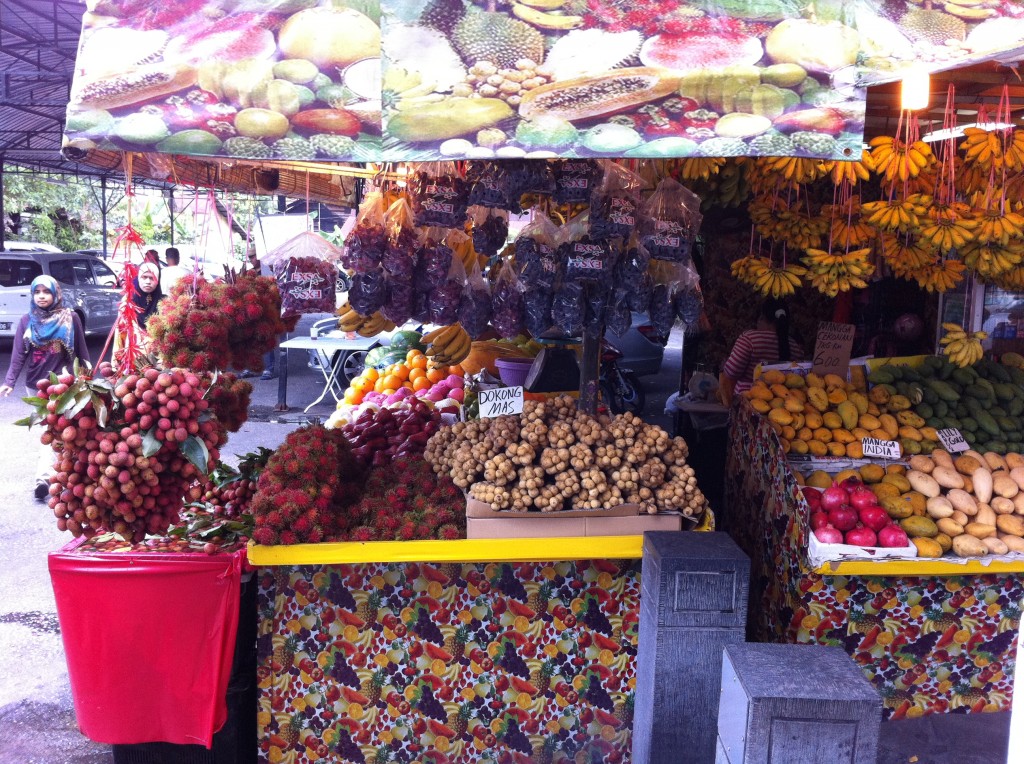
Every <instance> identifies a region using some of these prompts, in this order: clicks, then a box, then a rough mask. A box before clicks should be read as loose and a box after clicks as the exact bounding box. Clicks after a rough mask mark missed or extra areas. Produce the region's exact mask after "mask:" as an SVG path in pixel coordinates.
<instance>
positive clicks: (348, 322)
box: [338, 301, 366, 332]
mask: <svg viewBox="0 0 1024 764" xmlns="http://www.w3.org/2000/svg"><path fill="white" fill-rule="evenodd" d="M365 320H366V318H365V317H363V316H360V315H359V314H358V313H356V311H355V308H353V307H352V306H351V305H349V303H348V302H347V301H346V302H345V304H344V305H342V306H341V307H340V308H338V328H339V329H341V331H343V332H354V331H355V330H356V329H358V328H359V327H360V326H362V324H363V321H365Z"/></svg>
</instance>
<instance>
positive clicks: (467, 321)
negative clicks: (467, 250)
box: [459, 263, 491, 339]
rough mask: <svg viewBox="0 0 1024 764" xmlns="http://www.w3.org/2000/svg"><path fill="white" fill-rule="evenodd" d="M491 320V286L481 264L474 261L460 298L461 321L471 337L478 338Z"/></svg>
mask: <svg viewBox="0 0 1024 764" xmlns="http://www.w3.org/2000/svg"><path fill="white" fill-rule="evenodd" d="M490 322H491V287H490V285H489V284H488V283H487V280H486V279H484V275H483V273H481V272H480V266H479V265H478V264H477V263H473V269H472V270H471V271H470V273H469V275H468V276H467V277H466V287H465V289H463V290H462V297H461V298H460V299H459V323H460V324H461V325H462V328H463V329H465V330H466V333H467V334H468V335H469V336H470V337H472V338H473V339H476V338H477V337H479V336H480V335H482V334H483V333H484V332H485V331H487V325H488V324H489V323H490Z"/></svg>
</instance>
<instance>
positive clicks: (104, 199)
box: [100, 175, 107, 260]
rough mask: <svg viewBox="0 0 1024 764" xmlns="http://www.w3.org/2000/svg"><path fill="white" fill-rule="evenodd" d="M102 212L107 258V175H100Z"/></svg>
mask: <svg viewBox="0 0 1024 764" xmlns="http://www.w3.org/2000/svg"><path fill="white" fill-rule="evenodd" d="M100 213H101V214H102V215H103V259H104V260H106V259H107V176H106V175H103V176H101V177H100Z"/></svg>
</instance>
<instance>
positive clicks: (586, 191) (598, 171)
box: [552, 159, 604, 204]
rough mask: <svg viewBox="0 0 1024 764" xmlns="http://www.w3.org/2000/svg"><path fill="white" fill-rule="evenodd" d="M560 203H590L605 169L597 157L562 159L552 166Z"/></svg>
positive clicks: (556, 196)
mask: <svg viewBox="0 0 1024 764" xmlns="http://www.w3.org/2000/svg"><path fill="white" fill-rule="evenodd" d="M552 172H553V173H554V176H555V193H554V198H555V201H556V202H557V203H558V204H589V203H590V195H591V194H592V193H593V192H594V189H595V188H597V187H598V185H599V184H600V183H601V177H602V175H603V172H604V170H603V169H602V167H601V165H600V164H598V162H597V160H596V159H562V160H559V161H557V162H555V163H554V164H553V166H552Z"/></svg>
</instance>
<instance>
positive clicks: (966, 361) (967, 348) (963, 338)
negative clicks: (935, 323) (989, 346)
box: [939, 323, 988, 368]
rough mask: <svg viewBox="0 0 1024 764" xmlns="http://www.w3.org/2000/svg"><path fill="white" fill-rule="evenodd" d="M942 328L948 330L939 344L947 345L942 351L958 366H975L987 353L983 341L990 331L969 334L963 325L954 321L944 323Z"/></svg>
mask: <svg viewBox="0 0 1024 764" xmlns="http://www.w3.org/2000/svg"><path fill="white" fill-rule="evenodd" d="M942 328H943V329H945V330H946V334H945V335H944V336H943V337H942V339H941V340H939V344H941V345H945V347H944V348H943V349H942V352H943V354H944V355H946V356H947V357H948V358H949V360H950V361H951V362H953V363H954V364H956V365H957V366H960V367H961V368H963V367H965V366H973V365H974V364H976V363H977V362H978V361H980V360H981V357H982V356H983V355H985V349H984V348H983V347H982V345H981V342H982V340H985V339H988V332H974V333H973V334H968V333H967V332H966V331H964V328H963V327H962V326H960V325H959V324H953V323H944V324H943V325H942Z"/></svg>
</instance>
